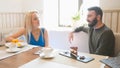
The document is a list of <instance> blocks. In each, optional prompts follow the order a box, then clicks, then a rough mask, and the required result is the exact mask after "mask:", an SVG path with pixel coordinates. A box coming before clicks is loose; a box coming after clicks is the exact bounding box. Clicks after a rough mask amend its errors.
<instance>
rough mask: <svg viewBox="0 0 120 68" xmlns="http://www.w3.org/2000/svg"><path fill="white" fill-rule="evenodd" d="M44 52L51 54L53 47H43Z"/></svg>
mask: <svg viewBox="0 0 120 68" xmlns="http://www.w3.org/2000/svg"><path fill="white" fill-rule="evenodd" d="M42 52H43V53H44V55H45V56H50V55H51V53H52V52H53V49H52V48H50V47H45V48H43V49H42Z"/></svg>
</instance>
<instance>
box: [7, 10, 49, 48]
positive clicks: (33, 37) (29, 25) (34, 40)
mask: <svg viewBox="0 0 120 68" xmlns="http://www.w3.org/2000/svg"><path fill="white" fill-rule="evenodd" d="M39 26H40V20H39V13H38V12H37V11H32V12H29V13H27V14H26V16H25V26H24V28H22V29H21V30H19V31H18V32H17V33H15V34H13V35H11V36H9V37H7V38H6V41H12V40H13V39H16V38H18V37H20V36H22V35H25V37H26V39H27V42H28V43H29V44H31V45H37V46H41V47H47V46H48V33H47V30H46V29H44V28H39Z"/></svg>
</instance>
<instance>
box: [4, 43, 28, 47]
mask: <svg viewBox="0 0 120 68" xmlns="http://www.w3.org/2000/svg"><path fill="white" fill-rule="evenodd" d="M20 44H21V46H20V47H19V46H17V47H18V48H21V47H24V46H26V45H27V43H25V42H20ZM10 45H12V44H11V42H8V43H5V46H6V47H9V46H10Z"/></svg>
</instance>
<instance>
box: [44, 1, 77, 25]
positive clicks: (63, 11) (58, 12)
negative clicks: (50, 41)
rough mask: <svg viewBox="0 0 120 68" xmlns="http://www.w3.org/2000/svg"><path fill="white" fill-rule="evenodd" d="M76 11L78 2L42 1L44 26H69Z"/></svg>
mask: <svg viewBox="0 0 120 68" xmlns="http://www.w3.org/2000/svg"><path fill="white" fill-rule="evenodd" d="M77 11H78V0H44V20H43V22H44V25H45V26H51V27H52V26H54V27H55V26H71V24H72V16H73V15H75V13H76V12H77Z"/></svg>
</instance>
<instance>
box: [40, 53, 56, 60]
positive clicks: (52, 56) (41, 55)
mask: <svg viewBox="0 0 120 68" xmlns="http://www.w3.org/2000/svg"><path fill="white" fill-rule="evenodd" d="M39 56H40V57H41V58H44V59H52V58H54V55H53V54H50V55H45V54H44V53H40V54H39Z"/></svg>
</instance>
